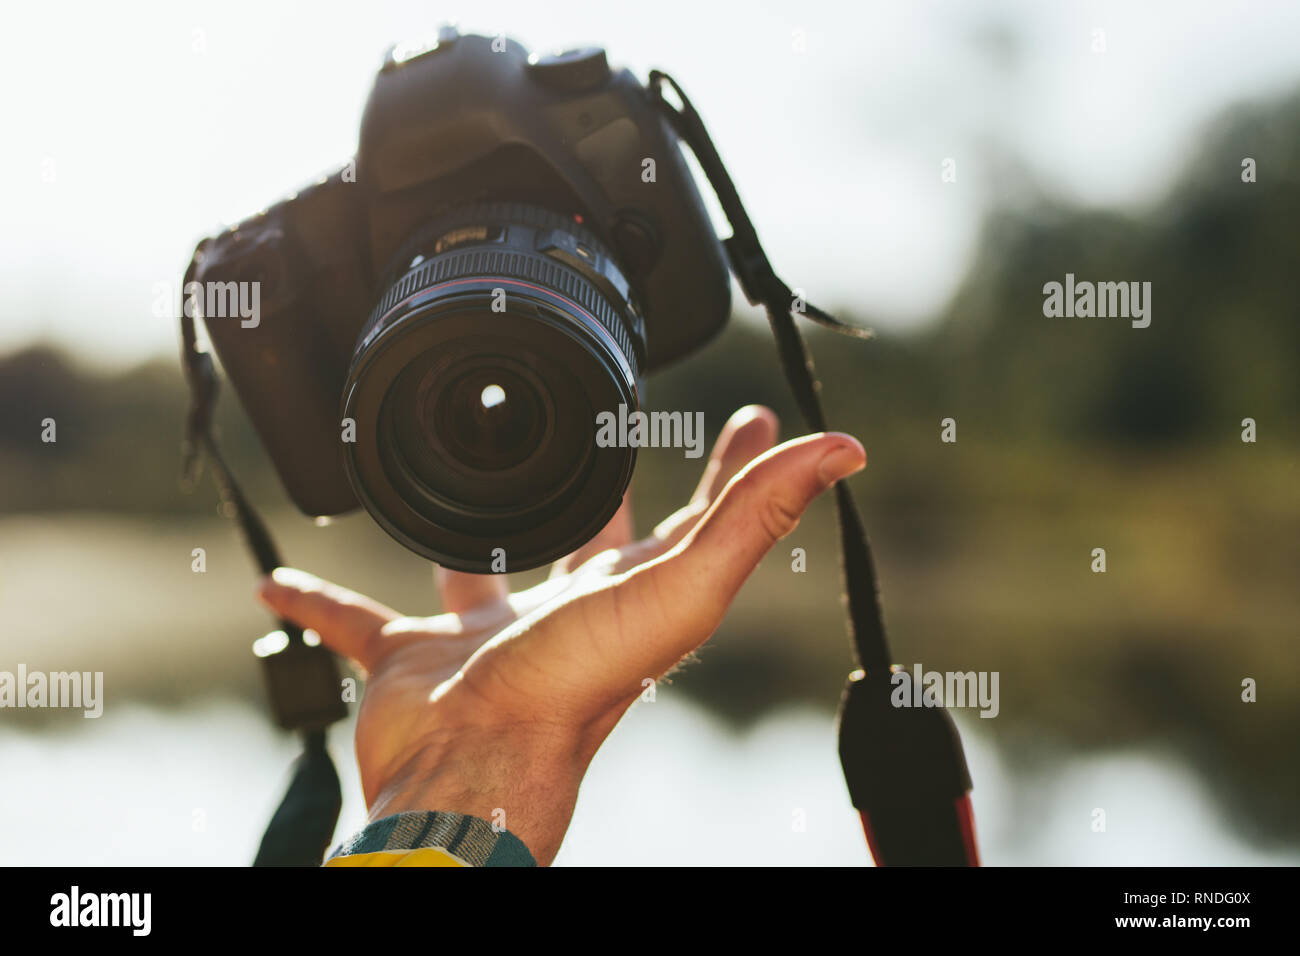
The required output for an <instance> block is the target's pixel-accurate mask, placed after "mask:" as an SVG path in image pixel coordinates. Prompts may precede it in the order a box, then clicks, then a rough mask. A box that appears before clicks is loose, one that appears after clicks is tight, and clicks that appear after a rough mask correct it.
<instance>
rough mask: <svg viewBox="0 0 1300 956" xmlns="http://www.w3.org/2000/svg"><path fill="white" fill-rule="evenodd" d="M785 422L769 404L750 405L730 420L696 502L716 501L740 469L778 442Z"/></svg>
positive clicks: (705, 470)
mask: <svg viewBox="0 0 1300 956" xmlns="http://www.w3.org/2000/svg"><path fill="white" fill-rule="evenodd" d="M780 428H781V423H780V420H779V419H778V418H777V417H776V412H774V411H772V409H770V408H768V407H766V406H765V405H746V406H745V407H744V408H741V409H739V410H737V411H736V412H734V413H733V414H732V416H731V417H730V418H729V419H727V424H726V425H724V426H723V428H722V434H720V435H719V436H718V440H717V442H716V443H715V444H714V446H713V453H712V454H711V455H710V456H709V464H708V465H707V467H705V469H704V476H703V477H702V478H701V479H700V484H699V486H698V487H697V488H696V489H695V494H693V495H692V496H691V500H692V501H701V500H703V501H712V500H713V499H714V498H716V497H718V495H720V494H721V493H722V489H723V488H725V487H726V485H727V482H729V481H730V480H731V479H732V477H733V476H734V475H735V474H736V472H738V471H740V469H742V468H744V467H745V466H746V465H747V464H749V462H750V461H752V460H753V459H755V458H757V457H758V456H759V455H761V454H763V452H765V451H767V450H768V449H769V448H771V447H772V445H773V444H775V443H776V436H777V434H778V432H779V431H780Z"/></svg>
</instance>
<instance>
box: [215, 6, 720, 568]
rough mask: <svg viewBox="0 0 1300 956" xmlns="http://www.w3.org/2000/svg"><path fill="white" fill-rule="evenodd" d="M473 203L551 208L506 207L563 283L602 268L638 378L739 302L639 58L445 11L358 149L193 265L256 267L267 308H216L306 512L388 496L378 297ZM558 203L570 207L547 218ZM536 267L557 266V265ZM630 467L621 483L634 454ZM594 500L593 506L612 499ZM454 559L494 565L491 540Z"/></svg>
mask: <svg viewBox="0 0 1300 956" xmlns="http://www.w3.org/2000/svg"><path fill="white" fill-rule="evenodd" d="M476 204H478V205H482V204H488V206H489V208H497V209H512V208H514V206H513V205H511V204H519V205H521V206H525V207H527V208H528V209H532V210H541V211H544V212H538V213H536V215H534V216H533V218H532V219H528V218H527V217H524V219H526V220H527V221H526V222H524V220H523V219H520V217H519V216H515V218H514V219H512V220H510V222H511V223H513V222H516V221H518V222H522V223H523V224H522V225H520V226H519V229H518V230H516V236H515V241H516V243H517V242H518V241H520V239H519V237H520V236H522V237H524V239H526V240H527V242H528V243H530V244H531V248H530V249H529V250H525V251H526V252H527V253H528V257H531V258H532V259H537V258H538V256H542V257H544V258H546V259H549V260H550V261H553V262H554V263H555V269H556V270H557V274H558V273H563V276H561V277H560V278H558V279H556V280H555V283H556V284H557V287H559V286H563V285H565V284H566V283H569V284H572V283H574V282H577V283H578V284H580V285H582V286H583V288H584V289H585V288H587V287H588V286H590V287H591V288H593V289H596V290H597V292H599V295H598V296H594V297H593V301H595V300H597V299H599V300H600V301H602V302H603V301H604V300H609V301H610V302H613V303H614V304H615V306H614V307H615V311H619V310H621V312H620V314H622V315H623V317H624V320H625V321H624V323H623V324H621V325H618V328H617V329H615V332H616V334H615V335H614V338H617V339H618V340H619V342H620V343H622V344H623V346H625V347H624V348H623V349H622V351H624V352H626V353H627V361H626V362H623V363H622V365H620V366H619V367H620V368H623V370H624V372H625V373H627V372H628V369H629V368H630V369H631V371H630V374H631V376H632V378H633V379H634V380H635V381H636V382H637V385H636V386H635V387H634V388H633V389H632V391H631V393H630V394H632V395H637V394H639V387H640V386H639V381H640V376H641V374H642V373H644V372H648V371H652V370H654V369H656V368H658V367H660V366H662V365H664V364H666V363H668V362H671V361H673V360H674V359H677V358H679V357H681V356H683V355H685V354H687V353H689V352H691V351H692V350H694V349H696V348H698V347H699V346H701V345H702V344H703V343H705V342H706V341H707V340H708V339H710V338H711V337H712V336H713V335H715V334H716V333H717V332H718V331H719V330H720V329H721V328H722V326H723V325H724V324H725V322H726V320H727V317H728V314H729V311H730V273H729V269H728V265H727V257H726V253H725V252H724V250H723V247H722V244H721V242H720V241H719V240H718V238H717V235H716V234H715V232H714V229H713V226H712V224H711V222H710V219H709V216H708V213H707V211H706V209H705V207H704V204H703V201H702V200H701V197H700V194H699V192H698V190H697V188H696V186H695V183H694V181H693V179H692V176H691V173H690V169H689V167H688V166H687V164H686V163H685V161H684V158H683V155H682V152H681V148H680V143H679V140H678V138H677V135H676V133H675V132H674V131H673V130H672V128H671V127H670V126H669V124H668V122H667V121H666V119H665V117H664V115H663V114H662V112H661V111H660V110H659V109H658V108H656V106H655V105H654V103H653V102H652V99H651V95H650V92H649V90H648V89H647V88H646V87H645V86H644V85H643V84H642V83H641V82H639V81H638V80H637V79H636V78H635V77H634V76H633V75H632V74H631V73H630V72H628V71H627V70H617V71H615V70H611V69H610V68H609V66H608V64H607V61H606V58H605V53H604V51H603V50H600V49H596V48H589V49H583V50H574V51H568V52H566V53H562V54H557V55H553V56H530V55H529V54H528V52H527V51H526V50H525V49H524V48H523V47H522V46H520V45H519V44H518V43H516V42H514V41H512V40H508V39H506V38H504V37H497V38H489V37H482V36H472V35H459V34H457V33H456V32H455V31H454V30H453V29H449V28H444V29H443V30H442V31H440V32H439V34H438V38H437V41H436V42H430V43H428V44H426V45H423V46H420V45H416V46H407V47H402V46H399V47H394V48H393V49H392V50H391V51H390V52H389V54H388V56H387V58H386V60H385V63H384V65H383V67H382V68H381V70H380V72H379V74H378V76H377V77H376V80H375V84H374V87H373V90H372V91H371V94H370V98H369V101H368V103H367V105H366V109H365V113H364V116H363V118H362V123H361V135H360V142H359V145H358V150H357V155H356V158H355V162H354V163H353V164H349V165H348V166H347V167H345V168H344V169H342V170H340V171H338V172H336V173H334V174H333V175H330V176H328V177H326V178H323V179H321V180H320V181H318V182H317V183H314V184H312V185H311V186H308V187H307V188H305V189H303V190H301V191H299V192H298V193H296V194H295V195H292V196H290V197H288V198H287V199H284V200H282V201H280V202H278V203H276V204H275V205H273V206H271V207H269V208H267V209H266V210H264V211H262V212H260V213H259V214H257V215H256V216H254V217H252V218H250V219H248V220H246V221H244V222H241V223H239V224H238V225H236V226H234V227H232V228H230V229H229V230H227V231H226V232H224V233H222V234H220V235H218V236H215V237H213V238H210V239H205V240H203V242H201V243H200V244H199V246H198V248H197V249H196V251H195V254H194V260H193V263H192V265H191V276H192V280H193V281H197V282H199V283H201V284H203V286H204V287H209V286H210V285H211V284H219V285H221V286H223V287H229V284H230V283H258V284H259V285H258V289H259V295H260V299H259V301H260V314H259V315H258V316H257V318H256V322H248V321H247V320H245V321H240V320H239V319H238V318H227V317H222V316H209V315H204V316H203V318H204V322H205V325H206V328H207V331H208V336H209V338H210V340H211V341H212V344H213V346H214V348H215V350H216V352H217V353H218V355H219V356H220V359H221V363H222V365H223V367H224V369H225V372H226V375H227V377H228V378H229V380H230V381H231V382H232V384H233V385H234V388H235V390H236V392H237V393H238V395H239V397H240V399H241V401H242V403H243V405H244V407H245V409H246V410H247V412H248V414H249V416H250V418H251V420H252V422H253V424H254V426H255V428H256V429H257V432H258V434H259V436H260V437H261V440H262V442H263V444H264V446H265V447H266V449H267V451H268V453H269V455H270V457H271V459H272V461H273V462H274V464H275V466H276V469H277V471H278V473H279V475H280V478H281V480H282V482H283V484H284V486H285V488H286V490H287V491H288V494H289V496H290V498H291V499H292V500H293V502H294V503H295V504H296V505H297V507H298V508H299V509H301V510H302V511H303V512H304V513H306V514H308V515H315V516H322V515H337V514H342V513H344V512H347V511H350V510H352V509H354V508H355V507H356V506H357V505H358V503H364V504H366V506H367V507H368V508H369V509H370V510H371V511H372V513H376V509H375V508H372V507H371V503H370V501H369V500H368V499H367V496H366V494H365V493H364V490H363V489H360V488H359V487H358V483H359V479H358V477H357V474H358V472H359V471H360V470H361V466H359V465H358V464H357V463H356V462H355V461H352V460H350V459H349V455H350V454H351V453H352V450H351V449H349V447H348V440H347V437H346V434H345V431H346V424H345V421H344V419H346V418H347V417H348V415H347V414H346V413H347V412H348V411H349V410H350V409H351V408H352V405H350V404H349V402H352V401H354V399H353V398H349V394H351V393H350V392H349V389H350V388H352V385H351V384H350V375H354V373H355V369H356V366H357V365H358V363H359V355H358V350H359V349H361V347H362V345H369V344H370V342H371V340H372V339H376V338H382V336H381V335H380V333H381V332H384V331H385V330H384V328H383V327H382V326H383V324H384V323H383V321H382V320H380V321H378V322H377V316H376V315H375V314H374V310H375V309H376V307H377V304H382V303H384V302H387V303H388V304H389V305H391V304H392V301H393V300H394V298H395V289H394V286H395V284H397V285H400V284H401V283H402V282H407V283H408V284H410V281H411V280H410V279H409V270H410V269H411V268H413V267H414V265H415V264H418V263H420V262H422V261H424V260H425V259H426V258H427V256H428V255H432V251H431V249H430V248H427V245H428V240H427V237H426V240H425V242H426V245H425V247H421V246H420V245H419V244H420V241H421V240H420V239H419V236H420V233H421V230H423V229H426V227H427V226H428V225H429V224H430V223H431V222H438V221H440V220H447V217H448V216H450V217H451V221H455V220H456V216H457V211H458V210H463V209H465V208H467V207H474V206H475V205H476ZM545 213H549V214H550V215H552V216H555V217H559V218H561V219H563V220H564V221H565V223H571V225H565V226H564V227H563V228H559V229H555V230H552V229H549V226H551V225H554V223H552V221H551V220H548V219H545ZM530 215H532V214H530ZM538 216H541V217H542V218H540V219H539V218H537V217H538ZM461 219H462V220H465V222H469V220H466V219H465V217H464V216H463V215H462V216H461ZM543 227H548V228H543ZM512 228H513V226H510V227H509V228H508V229H507V231H509V229H512ZM530 230H531V231H530ZM461 231H462V232H464V231H465V229H464V227H461ZM469 231H470V232H472V231H473V228H472V227H471V228H470V230H469ZM453 234H459V233H455V230H452V232H444V234H443V235H442V236H441V237H438V238H437V245H436V249H437V251H438V252H439V253H441V252H443V250H444V249H445V248H451V247H452V246H454V245H455V242H452V243H451V244H450V245H449V244H448V242H447V236H448V235H453ZM482 234H483V230H481V229H480V230H479V233H477V234H476V235H478V237H479V238H482ZM547 236H550V237H551V238H550V239H547ZM413 237H415V239H414V240H413ZM413 241H414V242H415V243H416V246H415V247H412V246H411V243H412V242H413ZM404 248H405V249H406V251H405V252H403V249H404ZM412 249H414V251H412ZM507 251H508V250H507ZM484 261H486V260H484ZM494 261H495V260H494ZM539 261H540V260H539ZM466 268H469V267H468V266H466V267H464V268H462V270H461V271H462V273H464V271H465V269H466ZM530 268H532V269H533V273H529V274H530V275H531V274H534V273H536V274H537V275H542V274H543V273H542V272H538V270H544V269H546V268H549V266H548V265H547V263H546V262H544V261H543V262H541V265H536V264H534V265H533V266H531V267H530ZM444 271H445V270H444ZM471 271H472V270H471ZM547 274H548V275H549V273H547ZM404 275H407V276H408V278H407V279H403V276H404ZM566 277H567V278H566ZM575 277H576V278H575ZM461 281H467V280H461ZM484 281H486V282H489V283H490V281H491V276H486V275H485V279H484ZM518 284H521V285H522V284H526V283H522V281H521V282H520V283H518ZM404 289H405V287H404V286H403V287H402V289H399V290H397V291H403V290H404ZM386 293H387V296H386ZM574 301H577V300H576V299H575V300H574ZM584 301H585V300H584ZM537 308H538V312H539V314H540V313H541V312H542V311H544V310H543V309H542V307H541V306H538V307H537ZM591 308H592V309H594V308H595V307H594V306H592V307H591ZM579 311H584V310H579ZM483 314H484V315H486V312H484V313H483ZM584 314H585V312H584ZM368 315H369V316H370V321H369V322H368V321H367V316H368ZM602 321H603V320H602ZM597 331H600V330H599V329H597ZM629 343H630V348H627V347H626V346H627V345H628V344H629ZM614 351H618V350H614ZM525 354H526V353H525ZM519 361H520V362H522V363H523V365H525V366H526V365H528V364H529V360H528V359H527V358H526V357H524V358H520V359H519ZM521 374H529V373H528V369H527V368H523V369H521ZM352 390H353V392H355V389H354V388H353V389H352ZM625 391H626V389H625ZM421 394H422V393H421ZM620 394H622V393H620ZM584 407H585V406H584ZM588 410H590V409H588ZM543 424H544V423H543ZM560 424H561V425H564V423H563V422H561V423H560ZM555 425H556V423H555V422H552V423H551V425H550V426H546V427H554V426H555ZM361 427H364V425H362V426H361ZM540 427H542V426H540V425H539V428H540ZM564 427H570V426H568V425H564ZM572 427H582V428H591V427H593V423H591V422H585V423H581V424H580V425H579V424H578V423H573V426H572ZM633 454H634V453H633ZM620 467H621V468H622V470H623V471H626V475H625V476H623V477H622V478H621V479H619V480H621V481H622V488H625V487H626V480H627V479H630V467H631V466H630V464H628V463H624V465H622V466H620ZM466 480H467V481H468V480H469V479H466ZM611 480H612V479H611ZM622 488H619V489H618V493H617V496H616V497H621V492H622ZM613 505H614V506H615V507H616V505H617V500H615V501H614V502H613ZM448 507H449V508H450V511H449V512H448V513H451V512H457V513H459V512H458V511H457V509H458V508H459V505H455V506H448ZM598 510H599V511H601V515H595V516H593V518H592V520H591V521H588V522H586V524H588V525H594V524H595V523H597V521H598V519H600V518H601V516H602V515H604V516H605V517H607V516H608V513H612V510H611V508H608V507H602V508H600V509H598ZM376 517H377V518H379V517H380V515H378V514H376ZM502 520H503V521H506V518H504V517H503V518H502ZM380 523H381V524H383V525H384V526H385V527H386V528H387V529H388V530H389V531H390V533H394V535H395V537H398V538H399V540H403V541H404V543H406V544H408V546H413V547H414V545H412V544H411V541H410V540H406V539H404V536H403V535H402V534H398V533H397V532H396V531H395V530H394V528H393V527H391V526H390V523H389V522H386V521H385V520H382V519H381V521H380ZM397 523H399V524H400V522H397ZM597 530H598V529H597ZM583 533H587V532H586V531H584V532H583ZM594 533H595V531H594V530H590V534H594ZM590 534H588V537H589V536H590ZM417 537H418V535H417ZM569 543H570V544H571V543H572V541H569ZM416 550H419V551H421V552H422V553H425V554H427V555H428V556H430V557H434V558H437V559H439V560H442V559H444V558H446V557H447V554H446V553H445V552H442V551H439V550H438V549H433V550H426V549H424V548H418V547H417V548H416ZM445 563H450V564H451V565H452V566H460V567H462V568H465V569H470V570H486V569H487V568H486V565H485V559H484V558H482V557H481V556H475V557H474V558H473V559H472V560H471V559H466V560H463V561H459V562H458V561H457V560H455V557H454V556H453V559H452V560H451V561H450V562H445ZM527 563H529V564H532V563H537V562H535V561H528V562H527ZM515 569H517V565H515V566H512V567H511V570H515Z"/></svg>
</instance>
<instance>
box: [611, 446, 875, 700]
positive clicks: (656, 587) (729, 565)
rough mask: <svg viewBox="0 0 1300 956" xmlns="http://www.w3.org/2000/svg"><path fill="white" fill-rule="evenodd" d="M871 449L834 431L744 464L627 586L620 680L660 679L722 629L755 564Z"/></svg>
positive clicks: (618, 650) (618, 653) (617, 652)
mask: <svg viewBox="0 0 1300 956" xmlns="http://www.w3.org/2000/svg"><path fill="white" fill-rule="evenodd" d="M865 464H866V452H864V451H863V449H862V446H861V445H860V444H859V443H858V442H857V440H856V439H854V438H852V437H851V436H849V435H844V434H840V433H837V432H830V433H822V434H817V435H809V436H806V437H804V438H798V439H795V440H794V441H790V442H786V443H785V444H783V445H780V446H779V447H777V448H775V449H773V450H771V451H769V452H767V453H766V454H764V455H762V456H761V457H759V458H757V459H755V460H754V461H753V462H751V463H750V464H749V465H748V466H746V467H745V468H744V469H743V470H742V471H741V472H740V473H739V474H738V475H737V476H736V477H735V478H733V479H732V480H731V482H730V483H729V484H728V485H727V486H726V488H725V489H724V490H723V492H722V494H721V495H720V496H719V497H718V499H717V501H716V502H714V504H713V506H712V507H711V508H710V509H709V511H708V513H707V514H706V515H705V516H704V517H703V519H702V520H701V521H700V522H699V524H698V525H697V526H696V527H695V528H694V529H693V530H692V531H691V532H690V534H688V535H687V536H686V537H685V538H684V539H683V540H682V542H681V543H680V544H679V545H677V546H676V547H675V548H673V549H672V550H671V551H669V552H668V553H667V554H665V555H664V556H663V557H661V558H659V559H658V560H655V561H652V562H650V563H648V564H646V565H643V566H642V567H640V568H638V569H637V570H635V571H633V572H631V573H630V574H629V575H628V576H627V578H626V579H625V580H624V583H623V589H624V594H623V595H621V598H622V599H623V601H622V603H623V604H624V607H625V608H627V609H631V610H632V613H630V614H627V615H626V616H625V618H624V619H625V620H626V621H629V622H631V623H630V624H629V625H628V626H626V627H624V628H622V629H621V631H620V632H618V639H617V643H616V644H614V645H613V646H612V647H611V650H612V651H613V653H612V654H611V655H609V656H608V657H607V660H609V661H612V662H620V663H619V667H620V670H621V671H622V673H621V675H620V679H621V680H623V681H625V682H626V681H635V682H636V683H637V686H639V681H640V680H641V679H642V678H645V677H656V676H658V675H659V674H662V673H664V672H665V671H666V670H668V669H669V668H671V667H672V666H673V665H674V664H676V663H677V662H678V661H679V660H680V659H681V658H682V657H683V656H685V655H686V654H687V653H689V652H690V651H692V650H694V649H695V648H696V647H698V646H699V645H700V644H702V643H704V641H705V640H707V639H708V638H709V636H710V635H711V634H712V633H713V632H714V630H716V629H717V627H718V625H719V624H720V623H721V621H722V617H723V615H724V614H725V613H726V610H727V608H728V607H729V606H730V605H731V602H732V601H733V600H734V599H735V596H736V593H737V592H738V591H739V590H740V587H741V585H742V584H744V582H745V579H746V578H748V577H749V575H750V574H751V573H752V572H753V570H754V568H755V567H756V566H757V564H758V562H759V561H760V560H761V559H762V557H763V555H765V554H766V553H767V552H768V550H769V549H770V548H771V547H772V545H774V544H775V543H776V542H777V541H779V540H780V539H781V538H783V537H785V536H786V535H788V534H789V533H790V532H791V531H793V530H794V529H795V527H796V525H797V524H798V523H799V519H800V517H801V516H802V515H803V513H804V511H805V510H806V509H807V508H808V506H809V505H810V504H811V503H812V501H813V499H815V498H816V497H817V496H818V495H819V494H821V493H822V492H823V491H825V490H826V489H827V488H829V487H831V485H833V484H834V483H835V482H836V481H838V480H840V479H841V478H844V477H846V476H848V475H850V474H853V473H854V472H856V471H858V470H860V469H861V468H862V467H864V466H865Z"/></svg>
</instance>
